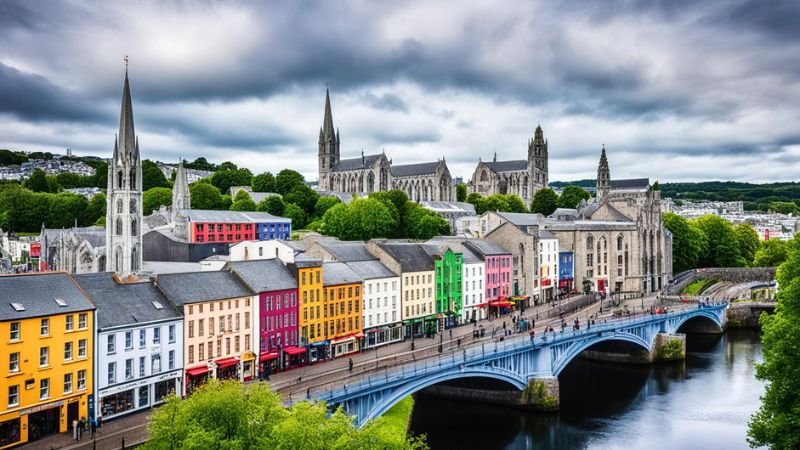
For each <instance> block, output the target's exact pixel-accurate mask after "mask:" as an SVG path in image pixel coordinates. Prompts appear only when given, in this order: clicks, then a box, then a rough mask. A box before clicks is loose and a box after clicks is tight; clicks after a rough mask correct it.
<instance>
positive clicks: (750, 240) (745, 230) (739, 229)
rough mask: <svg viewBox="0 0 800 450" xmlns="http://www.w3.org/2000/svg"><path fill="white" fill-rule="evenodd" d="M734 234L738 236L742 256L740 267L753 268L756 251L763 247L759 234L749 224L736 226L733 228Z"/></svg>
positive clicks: (737, 241)
mask: <svg viewBox="0 0 800 450" xmlns="http://www.w3.org/2000/svg"><path fill="white" fill-rule="evenodd" d="M733 233H734V235H735V236H736V243H737V244H738V245H739V254H740V255H741V261H740V262H739V264H738V265H740V266H743V267H747V266H752V265H753V260H754V259H755V257H756V251H758V249H759V247H761V242H760V240H759V239H758V233H756V230H755V228H753V226H752V225H750V224H749V223H740V224H738V225H736V226H735V227H733Z"/></svg>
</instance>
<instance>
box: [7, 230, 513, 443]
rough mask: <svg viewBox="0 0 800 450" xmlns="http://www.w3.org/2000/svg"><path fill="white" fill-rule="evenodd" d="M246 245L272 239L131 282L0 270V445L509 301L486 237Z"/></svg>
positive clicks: (505, 260)
mask: <svg viewBox="0 0 800 450" xmlns="http://www.w3.org/2000/svg"><path fill="white" fill-rule="evenodd" d="M246 244H247V243H245V245H246ZM252 245H259V246H270V245H271V246H272V247H274V248H272V247H270V248H266V249H264V248H261V249H252V250H247V249H245V250H244V251H242V252H238V253H236V252H232V255H237V254H238V255H241V258H240V259H242V260H239V261H230V260H229V261H225V262H224V265H222V266H221V268H220V269H219V270H208V271H201V272H190V273H172V274H161V275H156V276H153V277H152V278H150V279H148V280H141V281H139V282H134V281H132V280H133V279H132V278H130V277H129V278H126V279H124V280H121V279H120V278H118V277H117V276H116V275H114V274H113V273H110V272H107V273H96V274H82V275H69V274H66V273H63V272H44V273H38V274H27V275H8V276H0V299H2V303H0V334H2V336H3V337H2V339H3V343H4V345H3V346H2V347H1V348H2V350H0V358H2V359H3V360H4V361H5V362H6V363H5V368H6V369H5V374H4V375H5V376H4V377H0V383H1V384H0V389H2V392H3V394H4V395H3V397H2V400H1V401H0V411H2V412H1V413H0V448H5V447H8V446H12V445H17V444H20V443H24V442H30V441H34V440H36V439H39V438H41V437H43V436H46V435H48V434H51V433H57V432H67V431H68V430H69V429H70V427H71V423H72V421H73V420H76V419H78V420H80V419H81V418H87V419H91V418H97V417H102V418H103V420H112V419H114V418H116V417H120V416H122V415H125V414H129V413H133V412H136V411H140V410H143V409H148V408H150V407H152V406H154V405H157V404H159V403H161V402H163V401H164V399H165V397H167V396H168V395H170V394H176V395H180V396H184V395H189V394H191V392H192V390H193V389H195V388H196V387H197V386H199V385H201V384H203V383H204V382H206V381H207V380H208V379H209V378H212V377H213V378H220V379H236V380H240V381H242V382H246V381H249V380H255V379H264V378H266V377H269V375H270V374H273V373H276V372H279V371H284V370H290V369H292V368H295V367H298V366H302V365H307V364H314V363H320V362H323V361H325V360H329V359H333V358H339V357H343V356H346V355H350V354H353V353H355V352H359V351H362V350H364V349H370V348H374V347H378V346H383V345H387V344H391V343H393V342H398V341H402V340H404V339H406V338H412V337H414V336H422V335H425V334H428V335H430V334H434V333H437V332H440V331H442V330H444V329H446V328H449V327H453V326H457V325H459V324H464V323H469V322H471V321H476V320H481V319H484V318H486V317H488V315H489V314H494V313H503V312H507V311H509V310H510V308H511V307H512V297H511V296H510V294H511V276H510V273H511V255H510V254H509V253H508V252H506V251H505V250H504V249H503V248H502V247H499V246H498V245H496V244H493V243H491V242H489V241H484V240H470V241H463V240H460V239H457V238H450V237H442V238H438V239H434V240H431V241H428V242H426V243H414V242H394V241H372V242H340V241H336V240H326V239H322V240H316V241H308V242H306V243H305V248H303V249H301V248H300V246H299V244H298V243H296V242H294V243H292V242H290V241H254V242H253V243H252ZM265 250H266V251H265ZM276 256H278V257H276ZM229 259H230V258H229Z"/></svg>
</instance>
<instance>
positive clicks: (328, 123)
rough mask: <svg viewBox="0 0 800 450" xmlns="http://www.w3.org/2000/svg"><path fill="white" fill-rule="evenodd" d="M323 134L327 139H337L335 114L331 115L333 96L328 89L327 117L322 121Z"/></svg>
mask: <svg viewBox="0 0 800 450" xmlns="http://www.w3.org/2000/svg"><path fill="white" fill-rule="evenodd" d="M322 134H323V137H324V138H325V139H333V138H335V137H336V134H335V132H334V130H333V113H331V94H330V91H329V90H328V88H325V117H324V118H323V119H322Z"/></svg>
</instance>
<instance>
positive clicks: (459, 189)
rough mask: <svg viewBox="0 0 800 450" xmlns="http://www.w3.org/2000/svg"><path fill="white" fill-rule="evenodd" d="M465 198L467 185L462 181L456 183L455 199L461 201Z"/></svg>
mask: <svg viewBox="0 0 800 450" xmlns="http://www.w3.org/2000/svg"><path fill="white" fill-rule="evenodd" d="M466 199H467V185H466V184H464V183H458V184H457V185H456V201H458V202H463V201H464V200H466Z"/></svg>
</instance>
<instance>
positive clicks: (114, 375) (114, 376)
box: [108, 362, 117, 384]
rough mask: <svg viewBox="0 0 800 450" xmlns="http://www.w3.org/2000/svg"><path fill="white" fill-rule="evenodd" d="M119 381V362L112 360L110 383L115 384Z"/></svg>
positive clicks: (109, 372) (109, 366) (109, 365)
mask: <svg viewBox="0 0 800 450" xmlns="http://www.w3.org/2000/svg"><path fill="white" fill-rule="evenodd" d="M116 382H117V363H115V362H110V363H108V384H114V383H116Z"/></svg>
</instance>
